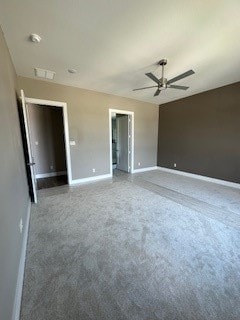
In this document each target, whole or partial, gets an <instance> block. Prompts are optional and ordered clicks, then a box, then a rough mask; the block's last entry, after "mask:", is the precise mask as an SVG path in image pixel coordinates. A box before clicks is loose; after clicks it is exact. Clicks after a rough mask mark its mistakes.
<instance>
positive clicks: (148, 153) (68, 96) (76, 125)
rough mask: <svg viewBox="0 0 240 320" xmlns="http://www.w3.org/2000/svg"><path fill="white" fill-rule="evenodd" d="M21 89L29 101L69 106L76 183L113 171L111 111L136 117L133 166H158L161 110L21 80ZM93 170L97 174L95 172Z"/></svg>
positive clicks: (69, 88) (72, 159)
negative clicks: (111, 161) (33, 99)
mask: <svg viewBox="0 0 240 320" xmlns="http://www.w3.org/2000/svg"><path fill="white" fill-rule="evenodd" d="M18 88H19V90H20V89H23V90H24V92H25V95H26V96H27V97H30V98H36V99H45V100H55V101H61V102H66V103H67V107H68V120H69V131H70V140H75V141H76V145H75V146H71V161H72V171H73V179H81V178H86V177H90V176H93V175H102V174H108V173H109V168H110V146H109V114H108V113H109V111H108V110H109V109H110V108H112V109H122V110H127V111H133V112H134V117H135V148H134V160H135V161H134V166H135V169H137V168H139V167H138V162H140V163H141V167H151V166H156V164H157V139H158V106H157V105H153V104H150V103H146V102H140V101H137V100H133V99H127V98H122V97H119V96H113V95H108V94H104V93H99V92H94V91H90V90H83V89H79V88H75V87H68V86H64V85H59V84H54V83H50V82H46V81H40V80H34V79H29V78H24V77H18ZM92 168H95V169H96V172H95V173H93V172H92Z"/></svg>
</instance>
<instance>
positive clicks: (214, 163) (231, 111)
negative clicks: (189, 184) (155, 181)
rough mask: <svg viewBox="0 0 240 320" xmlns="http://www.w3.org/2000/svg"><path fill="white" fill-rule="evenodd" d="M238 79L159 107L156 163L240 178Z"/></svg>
mask: <svg viewBox="0 0 240 320" xmlns="http://www.w3.org/2000/svg"><path fill="white" fill-rule="evenodd" d="M239 141H240V82H237V83H234V84H231V85H228V86H225V87H221V88H218V89H215V90H210V91H207V92H203V93H201V94H198V95H194V96H191V97H188V98H185V99H181V100H178V101H174V102H171V103H167V104H165V105H161V106H160V110H159V143H158V165H159V166H162V167H167V168H173V165H174V163H176V164H177V167H176V169H178V170H182V171H186V172H190V173H195V174H200V175H205V176H209V177H213V178H218V179H223V180H228V181H233V182H238V183H239V182H240V147H239Z"/></svg>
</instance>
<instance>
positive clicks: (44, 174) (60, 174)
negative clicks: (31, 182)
mask: <svg viewBox="0 0 240 320" xmlns="http://www.w3.org/2000/svg"><path fill="white" fill-rule="evenodd" d="M65 174H67V171H58V172H47V173H39V174H36V175H35V177H36V179H40V178H49V177H56V176H63V175H65Z"/></svg>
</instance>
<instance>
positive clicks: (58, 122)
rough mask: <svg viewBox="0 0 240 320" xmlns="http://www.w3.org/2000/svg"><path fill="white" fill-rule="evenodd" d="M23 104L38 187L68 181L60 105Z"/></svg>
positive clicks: (59, 184) (54, 185) (53, 185)
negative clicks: (25, 109)
mask: <svg viewBox="0 0 240 320" xmlns="http://www.w3.org/2000/svg"><path fill="white" fill-rule="evenodd" d="M26 108H27V116H28V121H29V135H30V144H31V150H32V157H33V162H34V163H35V165H34V175H35V179H36V185H37V190H40V189H46V188H51V187H57V186H61V185H64V184H67V165H66V151H65V142H64V126H63V110H62V108H59V107H55V106H46V105H39V104H32V103H27V104H26Z"/></svg>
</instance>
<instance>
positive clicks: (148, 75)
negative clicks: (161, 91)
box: [145, 72, 159, 83]
mask: <svg viewBox="0 0 240 320" xmlns="http://www.w3.org/2000/svg"><path fill="white" fill-rule="evenodd" d="M145 75H146V76H147V77H149V78H150V79H152V80H153V81H154V82H156V83H159V79H158V78H157V77H155V75H154V74H153V73H151V72H148V73H145Z"/></svg>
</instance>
